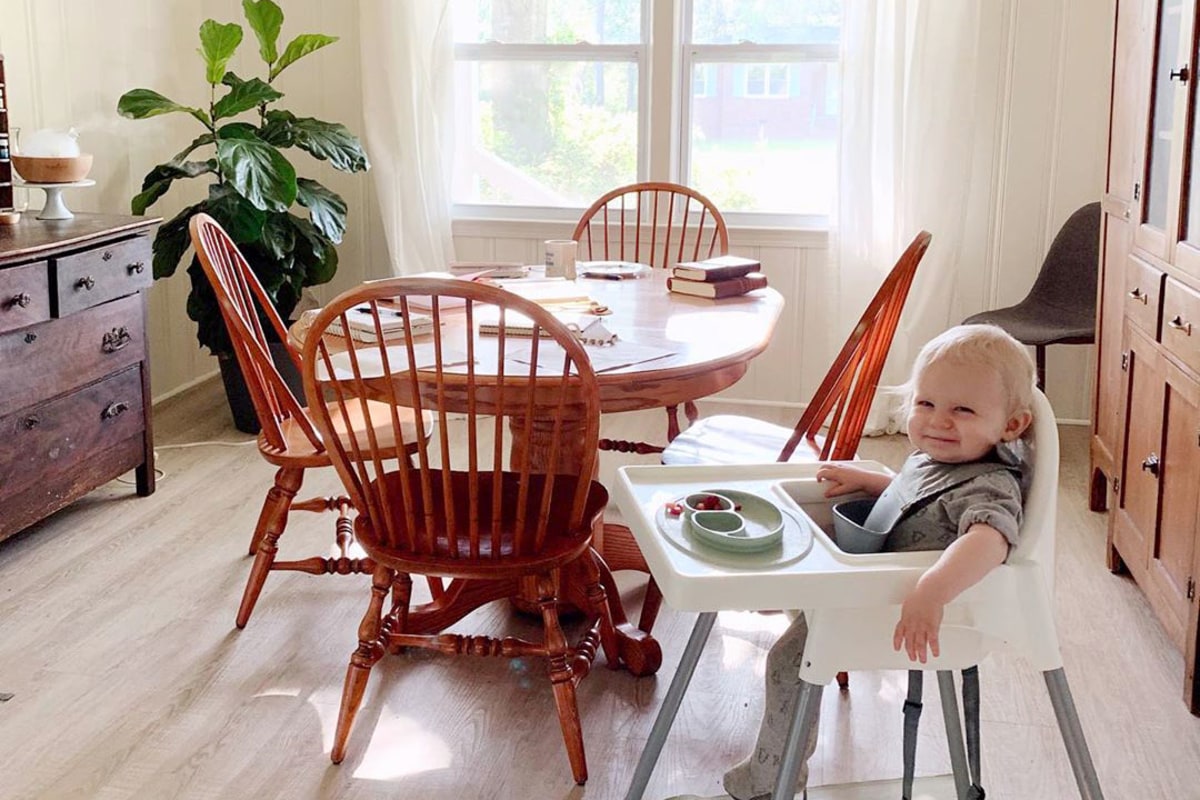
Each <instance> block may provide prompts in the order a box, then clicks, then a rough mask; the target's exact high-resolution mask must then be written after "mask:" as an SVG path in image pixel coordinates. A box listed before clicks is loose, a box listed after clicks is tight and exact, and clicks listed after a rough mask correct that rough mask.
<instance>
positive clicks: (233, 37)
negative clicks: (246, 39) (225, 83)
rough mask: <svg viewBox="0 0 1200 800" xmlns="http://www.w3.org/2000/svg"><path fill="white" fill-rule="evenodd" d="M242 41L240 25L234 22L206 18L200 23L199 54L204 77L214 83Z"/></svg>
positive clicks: (218, 80) (217, 81) (218, 81)
mask: <svg viewBox="0 0 1200 800" xmlns="http://www.w3.org/2000/svg"><path fill="white" fill-rule="evenodd" d="M241 43H242V26H241V25H238V24H237V23H236V22H230V23H226V24H221V23H220V22H217V21H216V20H215V19H206V20H205V21H204V22H203V23H202V24H201V25H200V50H199V53H200V56H201V58H203V59H204V66H205V79H206V80H207V81H208V82H209V83H211V84H213V85H216V84H218V83H220V82H221V76H222V75H224V74H225V66H226V65H227V64H228V63H229V59H231V58H233V54H234V52H235V51H236V50H237V47H238V45H239V44H241Z"/></svg>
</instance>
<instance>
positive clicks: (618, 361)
mask: <svg viewBox="0 0 1200 800" xmlns="http://www.w3.org/2000/svg"><path fill="white" fill-rule="evenodd" d="M531 348H532V342H524V341H522V342H513V341H512V340H509V353H508V358H510V359H511V360H513V361H516V362H517V363H520V364H529V363H530V358H531V354H532V350H531ZM583 349H584V350H586V351H587V354H588V358H589V359H590V360H591V362H592V369H593V370H595V371H596V372H597V373H600V372H611V371H613V370H617V369H621V368H623V367H631V366H633V365H634V364H644V363H645V362H647V361H656V360H658V359H660V358H666V357H667V356H673V355H675V351H674V350H668V349H667V348H665V347H655V346H654V345H647V344H638V343H637V342H628V341H625V340H624V339H617V340H616V341H615V342H613V343H612V344H604V345H584V348H583ZM562 363H563V350H562V348H561V347H559V346H558V345H557V344H555V343H553V342H542V343H541V346H540V347H539V348H538V374H540V375H558V374H561V373H562Z"/></svg>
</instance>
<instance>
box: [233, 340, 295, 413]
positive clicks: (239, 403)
mask: <svg viewBox="0 0 1200 800" xmlns="http://www.w3.org/2000/svg"><path fill="white" fill-rule="evenodd" d="M268 347H269V348H270V350H271V359H272V360H273V361H274V362H275V369H277V370H279V374H280V376H281V377H282V378H283V381H284V383H286V384H287V385H288V388H289V389H291V390H292V394H294V395H295V396H296V399H297V400H299V401H300V404H301V405H304V383H303V381H302V380H301V378H300V371H299V370H298V369H296V365H295V364H293V363H292V359H291V357H289V356H288V350H287V345H285V344H283V343H282V342H270V343H269V344H268ZM217 364H219V365H220V367H221V381H222V382H223V383H224V384H225V398H226V399H227V400H228V401H229V411H230V412H231V413H232V414H233V427H235V428H237V429H238V430H239V431H241V432H242V433H258V432H259V431H260V430H261V429H262V426H261V425H259V424H258V415H257V414H255V413H254V401H253V400H251V399H250V390H249V389H248V388H247V387H246V379H245V378H243V377H242V370H241V367H240V366H239V365H238V361H237V357H236V356H235V355H234V354H233V353H222V354H220V355H218V356H217Z"/></svg>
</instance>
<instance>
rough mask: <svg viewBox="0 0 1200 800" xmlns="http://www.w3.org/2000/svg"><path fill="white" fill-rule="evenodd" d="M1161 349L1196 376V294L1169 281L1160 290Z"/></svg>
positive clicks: (1199, 312)
mask: <svg viewBox="0 0 1200 800" xmlns="http://www.w3.org/2000/svg"><path fill="white" fill-rule="evenodd" d="M1162 345H1163V347H1164V348H1166V350H1167V352H1168V353H1171V354H1172V355H1174V356H1175V358H1177V359H1178V360H1179V361H1182V362H1183V363H1184V364H1186V365H1187V366H1189V367H1191V368H1192V369H1193V370H1195V371H1196V372H1200V293H1197V292H1196V291H1195V290H1193V289H1189V288H1188V287H1186V286H1184V285H1183V284H1182V283H1180V282H1179V281H1177V280H1174V279H1172V278H1167V285H1166V288H1165V289H1164V290H1163V314H1162Z"/></svg>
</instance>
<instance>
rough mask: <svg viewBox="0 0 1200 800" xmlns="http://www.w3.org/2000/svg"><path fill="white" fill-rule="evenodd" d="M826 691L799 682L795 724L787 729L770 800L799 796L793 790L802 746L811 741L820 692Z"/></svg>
mask: <svg viewBox="0 0 1200 800" xmlns="http://www.w3.org/2000/svg"><path fill="white" fill-rule="evenodd" d="M824 689H825V687H824V686H821V685H820V684H817V683H809V682H808V681H806V680H803V679H802V680H801V681H800V696H799V697H798V698H797V699H796V710H795V712H794V713H793V715H792V724H791V726H790V727H789V728H788V736H787V742H785V743H784V745H783V760H782V761H781V762H780V764H779V778H778V779H776V782H775V791H774V793H772V795H771V800H793V798H794V797H795V796H796V793H795V792H794V791H792V787H793V786H794V785H795V783H796V777H797V776H798V775H799V774H800V767H801V766H802V765H801V763H800V759H801V747H800V743H801V742H806V741H808V732H809V731H810V730H812V726H813V725H814V724H816V721H817V711H818V710H819V709H820V708H821V692H822V691H823V690H824Z"/></svg>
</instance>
